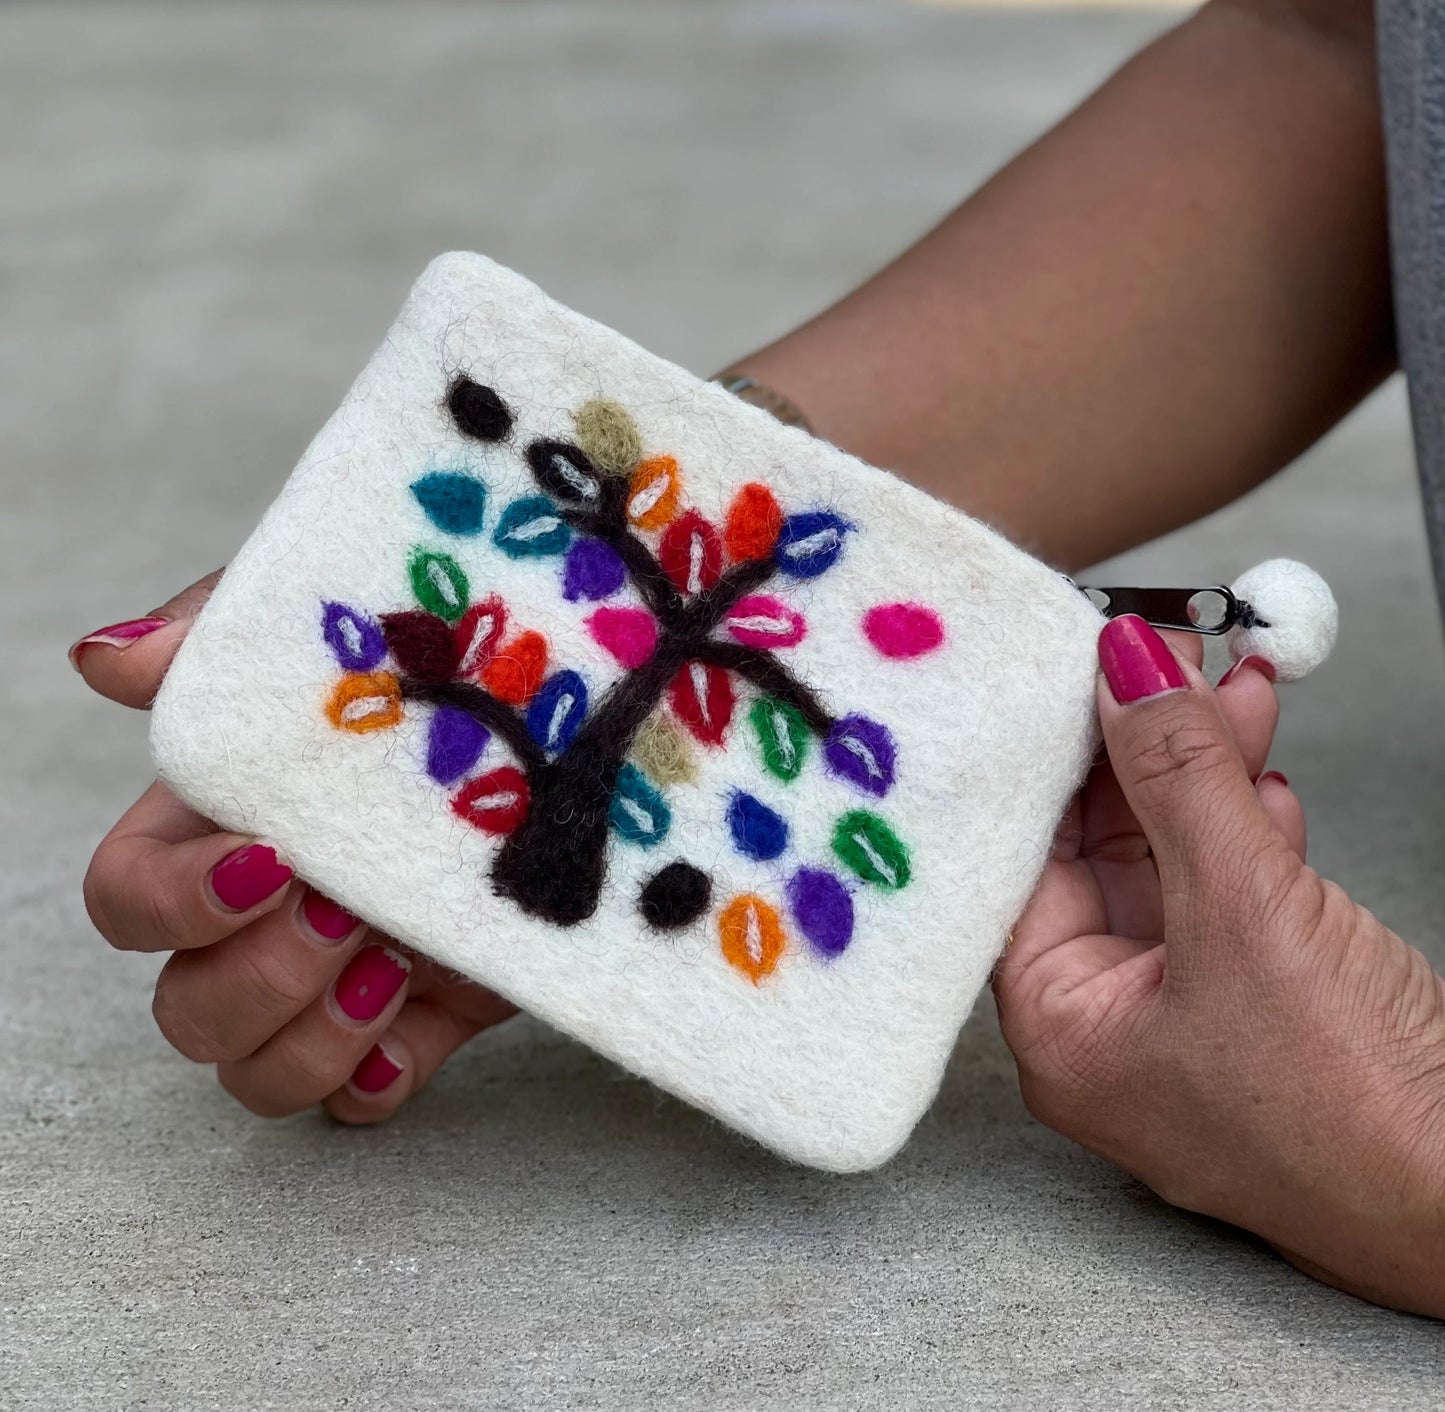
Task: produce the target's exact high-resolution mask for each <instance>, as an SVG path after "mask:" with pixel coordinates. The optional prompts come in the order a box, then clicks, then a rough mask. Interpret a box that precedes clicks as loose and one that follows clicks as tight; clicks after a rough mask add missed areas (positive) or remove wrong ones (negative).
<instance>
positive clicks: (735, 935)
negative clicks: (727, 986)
mask: <svg viewBox="0 0 1445 1412" xmlns="http://www.w3.org/2000/svg"><path fill="white" fill-rule="evenodd" d="M717 928H718V939H719V941H721V943H722V954H723V957H724V959H726V961H727V963H728V964H729V965H730V966H736V967H737V969H738V970H740V971H741V972H742V973H743V975H745V976H746V977H747V978H748V979H749V980H750V981H752V983H753V984H754V985H757V984H759V982H761V981H762V979H763V977H764V976H768V975H771V974H772V972H773V970H774V969H775V968H776V966H777V964H778V958H779V957H780V956H782V954H783V951H784V949H785V948H786V946H787V938H786V936H785V935H784V933H783V923H782V920H781V919H780V918H779V916H778V914H777V913H776V912H775V911H774V910H773V909H772V908H771V907H770V906H768V904H767V903H766V902H764V901H763V899H762V898H761V897H759V896H757V895H756V893H751V892H749V893H744V894H743V895H742V896H741V897H735V898H733V900H732V901H731V902H729V903H728V905H727V906H726V907H724V908H723V910H722V912H721V913H720V914H719V916H718V919H717Z"/></svg>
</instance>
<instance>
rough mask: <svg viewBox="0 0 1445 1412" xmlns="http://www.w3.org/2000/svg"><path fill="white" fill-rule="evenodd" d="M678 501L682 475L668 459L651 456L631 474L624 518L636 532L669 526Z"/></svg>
mask: <svg viewBox="0 0 1445 1412" xmlns="http://www.w3.org/2000/svg"><path fill="white" fill-rule="evenodd" d="M681 499H682V471H681V470H680V469H679V468H678V464H677V462H676V461H675V460H674V459H673V458H672V457H671V456H652V457H650V458H649V459H648V460H646V461H643V462H641V463H640V464H639V465H638V467H637V469H636V470H635V471H633V473H632V482H631V484H630V485H629V486H628V489H627V518H628V519H629V520H631V521H632V523H633V524H634V525H636V526H637V528H638V529H646V530H655V529H661V528H662V527H663V525H666V524H670V523H671V522H672V520H673V519H674V518H675V517H676V515H677V511H678V505H679V502H680V501H681Z"/></svg>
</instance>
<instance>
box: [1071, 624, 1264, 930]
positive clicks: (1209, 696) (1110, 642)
mask: <svg viewBox="0 0 1445 1412" xmlns="http://www.w3.org/2000/svg"><path fill="white" fill-rule="evenodd" d="M1099 660H1100V664H1101V666H1102V667H1103V672H1104V680H1103V681H1101V682H1100V686H1099V716H1100V721H1101V723H1102V726H1103V731H1104V739H1105V743H1106V745H1107V747H1108V751H1109V758H1110V761H1111V762H1112V764H1113V767H1114V773H1115V776H1116V777H1117V779H1118V781H1119V785H1120V788H1121V789H1122V790H1123V792H1124V795H1125V797H1126V799H1127V800H1128V802H1129V805H1130V807H1131V808H1132V810H1133V812H1134V815H1135V817H1136V818H1137V819H1138V820H1139V824H1140V826H1141V827H1142V828H1143V830H1144V833H1145V835H1146V836H1147V837H1148V840H1149V844H1150V846H1151V848H1152V849H1153V852H1154V857H1155V862H1156V865H1157V867H1158V870H1159V880H1160V887H1161V891H1162V895H1163V899H1164V907H1165V915H1166V917H1167V916H1169V914H1170V907H1171V902H1173V903H1174V904H1175V905H1176V906H1177V905H1197V904H1202V903H1207V904H1208V905H1209V906H1210V907H1211V909H1217V908H1218V907H1219V906H1220V905H1221V904H1223V905H1229V904H1230V903H1231V902H1232V901H1233V900H1234V899H1235V898H1237V897H1238V896H1239V894H1240V892H1241V890H1242V889H1244V888H1245V886H1246V884H1247V883H1248V882H1250V881H1255V882H1258V881H1261V880H1262V878H1263V870H1264V869H1266V868H1267V867H1268V866H1269V865H1271V864H1274V863H1278V862H1280V861H1282V860H1283V859H1284V858H1285V857H1286V855H1287V850H1286V849H1285V847H1284V841H1283V839H1282V838H1281V836H1280V835H1279V833H1278V832H1277V831H1276V830H1275V828H1274V826H1273V824H1272V823H1271V822H1270V818H1269V815H1268V814H1267V813H1266V812H1265V810H1264V806H1263V805H1262V803H1261V802H1260V798H1259V795H1258V794H1257V793H1256V792H1255V789H1254V786H1253V784H1252V783H1251V781H1250V778H1249V774H1248V772H1247V770H1246V769H1245V765H1244V761H1243V759H1242V758H1241V756H1240V753H1239V750H1238V748H1237V746H1236V745H1235V742H1234V739H1233V737H1232V735H1231V734H1230V730H1229V726H1228V724H1227V722H1226V721H1225V719H1224V715H1223V712H1222V711H1221V709H1220V705H1219V702H1218V701H1217V700H1216V698H1215V694H1214V693H1213V692H1212V691H1210V689H1209V687H1208V685H1207V684H1206V683H1205V681H1204V679H1203V677H1202V676H1201V675H1200V674H1199V672H1198V670H1197V669H1195V668H1194V667H1192V666H1189V665H1187V664H1184V663H1181V662H1180V660H1179V659H1178V657H1177V656H1176V655H1175V654H1174V653H1173V652H1171V651H1170V649H1169V648H1168V646H1167V645H1166V644H1165V643H1164V641H1163V640H1162V639H1161V638H1160V637H1159V635H1158V634H1157V633H1156V632H1154V631H1153V629H1152V628H1150V627H1149V626H1148V625H1147V624H1146V623H1144V622H1143V621H1142V620H1141V619H1139V618H1118V619H1115V620H1114V621H1113V622H1111V623H1109V624H1108V625H1107V626H1106V627H1105V629H1104V631H1103V633H1102V634H1101V635H1100V638H1099ZM1184 935H1185V938H1186V941H1187V939H1188V938H1189V937H1190V936H1192V931H1191V929H1190V928H1187V927H1186V928H1184Z"/></svg>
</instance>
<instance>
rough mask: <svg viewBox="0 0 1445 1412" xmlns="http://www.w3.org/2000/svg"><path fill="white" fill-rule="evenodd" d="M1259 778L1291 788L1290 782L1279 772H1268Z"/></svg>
mask: <svg viewBox="0 0 1445 1412" xmlns="http://www.w3.org/2000/svg"><path fill="white" fill-rule="evenodd" d="M1259 778H1260V779H1261V780H1278V781H1279V782H1280V783H1281V784H1282V785H1284V787H1285V788H1286V789H1288V788H1289V780H1288V779H1287V778H1285V776H1284V775H1282V774H1280V772H1279V771H1278V770H1266V771H1265V772H1264V773H1263V774H1262V775H1261V776H1260V777H1259Z"/></svg>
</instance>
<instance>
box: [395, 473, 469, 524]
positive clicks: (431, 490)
mask: <svg viewBox="0 0 1445 1412" xmlns="http://www.w3.org/2000/svg"><path fill="white" fill-rule="evenodd" d="M411 493H412V494H413V495H415V496H416V498H417V501H418V503H419V504H420V505H421V508H422V509H423V510H425V511H426V515H427V518H428V519H429V520H430V521H431V522H432V524H434V525H435V526H436V527H437V528H438V529H439V530H442V531H444V532H445V533H447V534H467V535H470V534H480V533H481V532H482V519H483V517H484V515H485V513H486V509H487V487H486V485H485V484H484V483H483V482H482V481H480V480H478V479H477V478H476V476H469V475H466V474H465V473H463V472H461V471H429V472H428V473H427V474H426V475H424V476H422V477H421V478H420V479H419V480H414V481H412V483H411Z"/></svg>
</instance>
